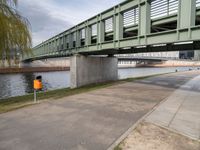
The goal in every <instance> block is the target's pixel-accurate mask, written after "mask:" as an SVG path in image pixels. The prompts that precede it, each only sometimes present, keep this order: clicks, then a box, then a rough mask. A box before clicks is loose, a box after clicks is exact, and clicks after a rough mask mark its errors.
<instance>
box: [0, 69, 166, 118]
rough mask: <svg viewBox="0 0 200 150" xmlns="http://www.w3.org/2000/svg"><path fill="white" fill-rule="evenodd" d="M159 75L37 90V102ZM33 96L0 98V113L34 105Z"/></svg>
mask: <svg viewBox="0 0 200 150" xmlns="http://www.w3.org/2000/svg"><path fill="white" fill-rule="evenodd" d="M165 74H166V73H165ZM159 75H164V74H158V75H151V76H144V77H138V78H127V79H123V80H118V81H113V82H107V83H100V84H92V85H88V86H84V87H81V88H77V89H70V88H64V89H58V90H53V91H45V92H39V93H37V99H38V102H39V103H40V102H42V101H45V100H56V99H59V98H62V97H67V96H71V95H75V94H80V93H84V92H89V91H93V90H97V89H102V88H106V87H109V86H113V85H117V84H122V83H124V82H132V81H135V80H141V79H145V78H150V77H154V76H159ZM33 96H34V95H33V93H32V94H28V95H24V96H17V97H11V98H5V99H0V114H1V113H5V112H8V111H12V110H15V109H19V108H23V107H26V106H29V105H34V104H35V103H33Z"/></svg>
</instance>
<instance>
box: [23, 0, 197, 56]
mask: <svg viewBox="0 0 200 150" xmlns="http://www.w3.org/2000/svg"><path fill="white" fill-rule="evenodd" d="M195 1H196V4H195V3H194V2H195ZM187 4H192V6H191V8H189V7H188V6H187ZM199 6H200V0H188V1H183V0H126V1H124V2H122V3H120V4H119V5H116V6H114V7H112V8H110V9H108V10H106V11H104V12H102V13H100V14H98V15H96V16H94V17H92V18H90V19H88V20H86V21H84V22H82V23H80V24H78V25H76V26H74V27H72V28H70V29H68V30H66V31H64V32H62V33H60V34H58V35H56V36H54V37H52V38H51V39H49V40H47V41H45V42H43V43H41V44H39V45H38V46H36V47H34V48H33V52H34V57H56V56H66V55H72V54H74V53H78V52H92V51H101V50H106V49H121V48H122V49H123V48H127V47H138V46H144V45H152V44H161V43H174V42H179V41H188V40H198V39H199V36H198V35H199V30H198V26H196V27H195V19H194V16H195V14H194V10H195V8H198V9H197V10H196V11H197V15H199ZM185 8H188V9H185ZM189 14H191V15H192V17H189V16H188V15H189ZM196 25H199V24H196ZM186 35H190V36H186ZM25 59H28V57H27V58H25Z"/></svg>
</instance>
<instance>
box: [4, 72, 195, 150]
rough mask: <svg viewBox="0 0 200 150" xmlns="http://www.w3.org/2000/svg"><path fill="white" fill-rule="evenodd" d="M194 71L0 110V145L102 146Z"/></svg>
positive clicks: (88, 149)
mask: <svg viewBox="0 0 200 150" xmlns="http://www.w3.org/2000/svg"><path fill="white" fill-rule="evenodd" d="M198 74H199V72H184V73H175V74H170V75H162V76H158V77H152V78H148V79H145V80H147V81H149V82H146V83H145V82H144V83H143V82H142V81H144V80H138V81H134V82H127V83H124V84H119V85H114V86H111V87H107V88H104V89H99V90H96V91H91V92H87V93H83V94H78V95H74V96H69V97H64V98H61V99H59V100H56V101H47V102H43V103H41V104H38V105H34V106H30V107H26V108H22V109H19V110H15V111H12V112H8V113H5V114H0V150H36V149H39V150H40V149H41V150H94V149H95V150H106V149H107V148H108V147H109V146H110V145H111V144H112V143H113V142H115V141H116V140H117V139H118V138H119V137H120V136H121V135H122V134H123V133H124V132H126V131H127V130H128V129H129V128H130V127H131V126H132V125H133V124H134V123H136V122H137V121H138V120H139V119H140V118H141V117H142V116H144V115H145V114H146V113H148V112H149V111H150V110H151V109H152V108H153V107H154V106H155V105H157V104H158V103H159V102H161V101H162V100H163V99H166V98H167V97H169V96H170V95H171V94H172V93H173V92H174V90H176V89H177V85H183V84H184V83H186V82H187V81H189V80H190V79H192V78H194V77H196V76H197V75H198ZM179 75H184V76H183V77H180V76H179ZM157 81H162V82H166V83H169V84H168V85H159V84H157V83H156V82H157ZM178 87H179V86H178ZM170 105H171V104H170ZM177 105H178V104H177Z"/></svg>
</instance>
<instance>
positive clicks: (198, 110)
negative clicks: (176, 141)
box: [146, 76, 200, 140]
mask: <svg viewBox="0 0 200 150" xmlns="http://www.w3.org/2000/svg"><path fill="white" fill-rule="evenodd" d="M146 121H149V122H151V123H154V124H157V125H160V126H164V127H167V128H169V129H172V130H175V131H178V132H179V133H181V134H184V135H187V136H189V137H191V138H193V139H197V140H200V76H198V77H196V78H194V79H192V80H191V81H189V82H188V83H186V84H184V85H182V86H181V87H180V89H178V90H176V91H175V92H174V93H173V94H172V95H171V96H170V97H169V98H167V100H166V101H165V102H164V103H162V104H161V105H160V106H159V107H158V108H157V109H155V110H154V111H153V112H152V113H151V114H150V115H149V116H148V117H147V118H146Z"/></svg>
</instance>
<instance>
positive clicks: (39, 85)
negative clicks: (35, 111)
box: [33, 76, 42, 103]
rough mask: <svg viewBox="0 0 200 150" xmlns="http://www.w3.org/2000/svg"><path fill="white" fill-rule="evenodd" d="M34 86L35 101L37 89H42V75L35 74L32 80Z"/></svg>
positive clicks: (35, 100) (35, 99)
mask: <svg viewBox="0 0 200 150" xmlns="http://www.w3.org/2000/svg"><path fill="white" fill-rule="evenodd" d="M33 88H34V102H35V103H36V102H37V91H39V90H42V76H37V77H36V79H35V80H34V81H33Z"/></svg>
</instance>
